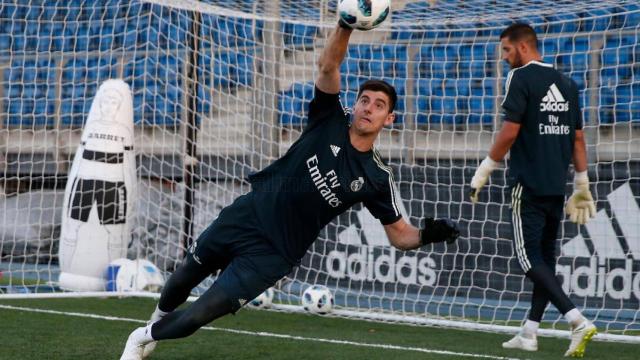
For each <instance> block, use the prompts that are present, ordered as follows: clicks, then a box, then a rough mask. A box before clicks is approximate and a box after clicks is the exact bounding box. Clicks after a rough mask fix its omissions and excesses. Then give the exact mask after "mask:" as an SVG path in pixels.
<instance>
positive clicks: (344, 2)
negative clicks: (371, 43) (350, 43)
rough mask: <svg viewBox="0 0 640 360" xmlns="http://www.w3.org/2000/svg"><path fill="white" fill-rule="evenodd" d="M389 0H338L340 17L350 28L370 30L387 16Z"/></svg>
mask: <svg viewBox="0 0 640 360" xmlns="http://www.w3.org/2000/svg"><path fill="white" fill-rule="evenodd" d="M390 9H391V7H390V0H340V2H339V3H338V14H339V16H340V19H342V21H344V22H345V23H346V24H347V25H349V26H350V27H351V28H352V29H358V30H371V29H373V28H375V27H377V26H378V25H380V24H382V22H383V21H384V20H385V19H386V18H387V16H388V15H389V11H390Z"/></svg>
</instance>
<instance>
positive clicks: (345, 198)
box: [121, 24, 459, 359]
mask: <svg viewBox="0 0 640 360" xmlns="http://www.w3.org/2000/svg"><path fill="white" fill-rule="evenodd" d="M351 32H352V30H351V29H350V28H347V27H346V25H344V24H341V25H340V26H337V27H336V29H335V30H334V31H333V33H332V34H331V35H330V37H329V39H328V40H327V43H326V45H325V48H324V50H323V52H322V54H321V55H320V59H319V64H318V72H319V75H318V78H317V80H316V88H315V96H314V99H313V100H312V101H311V103H310V105H309V118H308V124H307V126H306V128H305V129H304V131H303V133H302V135H301V136H300V138H299V139H298V140H297V141H296V142H295V143H294V144H293V145H291V148H289V150H288V151H287V153H286V154H285V155H284V156H283V157H281V158H280V159H278V160H276V161H275V162H274V163H273V164H271V165H270V166H268V167H267V168H265V169H263V170H262V171H260V172H258V173H257V174H254V175H252V176H250V178H249V180H250V182H251V184H252V191H251V192H249V193H248V194H246V195H243V196H240V197H239V198H237V199H236V200H235V202H234V203H233V204H231V205H230V206H228V207H226V208H225V209H223V210H222V211H221V212H220V215H219V216H218V218H217V219H216V220H215V221H214V222H213V223H212V224H211V225H210V226H209V227H208V228H207V229H206V230H205V231H204V232H203V233H202V234H201V235H200V237H199V238H198V239H197V241H196V242H194V244H193V246H192V247H191V248H190V249H189V254H188V256H187V257H186V258H185V259H184V262H183V263H182V265H181V266H180V267H179V268H178V269H177V270H176V271H175V272H174V273H173V275H172V276H171V277H170V278H169V279H168V280H167V283H166V285H165V287H164V289H163V290H162V295H161V297H160V301H159V303H158V306H157V308H156V310H155V312H154V313H153V315H152V317H151V321H150V322H151V324H150V325H148V326H146V327H140V328H138V329H136V330H134V331H133V332H132V333H131V335H130V336H129V339H128V340H127V343H126V346H125V349H124V353H123V354H122V358H121V359H141V358H142V357H143V355H144V356H146V355H147V354H148V353H149V352H150V351H151V350H152V349H153V347H155V341H157V340H165V339H176V338H182V337H186V336H188V335H190V334H192V333H194V332H195V331H196V330H198V329H199V328H200V327H202V326H204V325H205V324H207V323H209V322H211V321H213V320H215V319H217V318H219V317H221V316H223V315H226V314H229V313H235V312H236V311H238V309H240V308H241V307H242V306H243V305H244V304H245V303H246V302H247V301H248V300H251V299H253V298H255V297H256V296H257V295H259V294H260V293H262V292H263V291H264V290H266V289H267V288H269V287H270V286H272V285H273V284H275V282H276V281H278V280H279V279H281V278H282V277H283V276H285V275H287V274H288V273H290V272H291V270H292V268H293V267H294V266H295V265H297V264H299V262H300V259H301V258H302V257H303V256H304V254H305V253H306V251H307V248H308V247H309V246H310V245H311V243H312V242H313V241H314V240H315V239H316V237H317V236H318V233H319V232H320V230H321V229H322V228H323V227H324V226H325V225H326V224H327V223H329V222H330V221H331V220H332V219H333V218H335V217H336V216H337V215H339V214H341V213H343V212H344V211H346V210H347V209H349V208H350V207H351V206H352V205H354V204H357V203H363V204H364V205H365V206H366V207H367V208H368V209H369V211H371V213H372V214H373V215H374V216H375V217H376V218H378V219H379V220H380V222H381V223H382V224H383V225H384V229H385V231H386V233H387V236H388V238H389V241H390V243H391V244H392V245H393V246H395V247H396V248H398V249H402V250H411V249H416V248H418V247H420V246H423V245H426V244H430V243H434V242H443V241H447V242H449V243H451V242H454V241H455V239H456V238H457V237H458V234H459V232H458V229H457V225H456V224H455V223H454V222H453V221H451V220H449V219H438V220H434V219H431V218H427V219H425V224H424V228H423V229H421V230H419V229H417V228H415V227H413V226H412V225H410V224H409V223H407V222H405V221H404V220H403V219H402V217H401V215H400V210H399V199H398V198H397V193H396V192H395V191H394V181H393V176H392V171H391V168H389V167H388V166H387V165H385V163H384V162H383V161H382V158H381V157H380V154H378V152H377V151H376V150H375V149H374V148H373V144H374V141H375V140H376V137H377V136H378V134H379V133H380V131H381V129H382V128H383V127H384V126H387V125H391V123H393V121H394V118H395V115H394V113H393V109H394V107H395V105H396V101H397V96H396V91H395V89H394V88H393V87H392V86H391V85H389V84H388V83H386V82H384V81H381V80H369V81H366V82H364V83H363V84H362V85H361V87H360V89H359V92H358V97H357V100H356V104H355V105H354V107H353V117H352V122H351V124H349V116H348V115H347V114H346V113H345V111H344V109H343V107H342V106H341V104H340V100H339V95H338V93H339V90H340V71H339V69H340V63H341V62H342V60H343V59H344V57H345V54H346V51H347V46H348V42H349V37H350V35H351ZM218 269H222V270H223V271H222V272H221V274H220V276H219V277H218V279H217V281H216V282H215V283H214V284H213V285H212V286H211V287H210V288H209V289H208V290H207V291H206V292H205V293H204V294H202V295H201V296H200V298H199V299H198V300H197V301H195V302H194V303H193V304H191V305H190V306H189V307H187V308H185V309H184V310H179V311H174V310H175V309H176V308H177V307H178V306H179V305H181V304H182V303H184V302H185V301H186V299H187V297H188V296H189V294H190V292H191V290H192V288H193V287H195V286H196V285H198V284H199V283H200V282H201V281H202V280H203V279H204V278H205V277H207V276H208V275H210V274H211V273H213V272H215V271H217V270H218ZM154 321H155V322H154ZM147 345H148V346H147ZM145 346H146V349H145Z"/></svg>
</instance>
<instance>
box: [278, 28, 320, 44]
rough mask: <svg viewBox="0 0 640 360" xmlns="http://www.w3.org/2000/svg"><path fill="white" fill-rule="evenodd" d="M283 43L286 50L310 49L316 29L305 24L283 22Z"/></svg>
mask: <svg viewBox="0 0 640 360" xmlns="http://www.w3.org/2000/svg"><path fill="white" fill-rule="evenodd" d="M281 29H282V32H283V42H284V46H285V47H286V48H302V49H307V48H312V47H313V42H314V40H315V37H316V35H317V33H318V27H317V26H313V25H305V24H292V23H287V22H283V23H282V25H281Z"/></svg>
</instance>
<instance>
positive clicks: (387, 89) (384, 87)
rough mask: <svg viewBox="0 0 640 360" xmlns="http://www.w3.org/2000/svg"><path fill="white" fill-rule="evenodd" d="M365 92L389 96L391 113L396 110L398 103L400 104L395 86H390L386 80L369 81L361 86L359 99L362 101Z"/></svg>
mask: <svg viewBox="0 0 640 360" xmlns="http://www.w3.org/2000/svg"><path fill="white" fill-rule="evenodd" d="M365 90H371V91H382V92H383V93H385V94H387V96H388V97H389V112H393V109H395V108H396V103H397V102H398V94H397V93H396V89H395V88H394V87H393V85H391V84H389V83H388V82H386V81H384V80H367V81H365V82H363V83H362V85H360V89H359V90H358V97H357V99H360V95H362V92H363V91H365Z"/></svg>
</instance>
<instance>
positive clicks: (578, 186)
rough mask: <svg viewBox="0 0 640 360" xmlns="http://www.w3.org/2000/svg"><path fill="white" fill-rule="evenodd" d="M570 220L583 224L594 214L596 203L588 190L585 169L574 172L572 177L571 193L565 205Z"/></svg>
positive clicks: (587, 178)
mask: <svg viewBox="0 0 640 360" xmlns="http://www.w3.org/2000/svg"><path fill="white" fill-rule="evenodd" d="M565 211H566V213H567V215H569V220H571V222H574V223H577V224H580V225H584V224H586V223H587V221H589V219H592V218H594V217H595V216H596V204H595V203H594V201H593V196H591V191H589V177H588V176H587V171H586V170H585V171H582V172H576V174H575V175H574V178H573V194H571V197H569V200H567V205H566V207H565Z"/></svg>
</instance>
